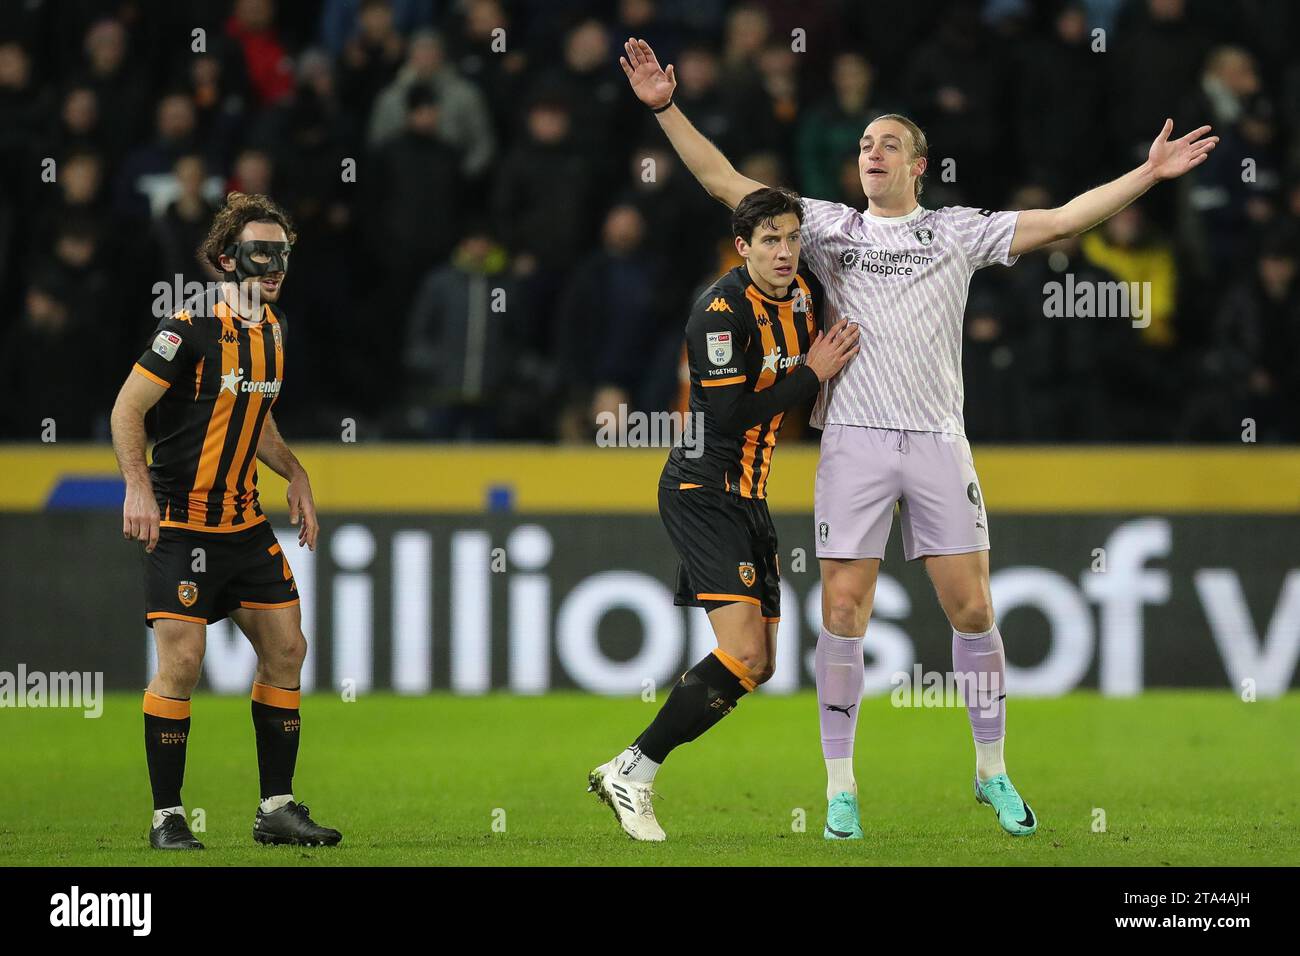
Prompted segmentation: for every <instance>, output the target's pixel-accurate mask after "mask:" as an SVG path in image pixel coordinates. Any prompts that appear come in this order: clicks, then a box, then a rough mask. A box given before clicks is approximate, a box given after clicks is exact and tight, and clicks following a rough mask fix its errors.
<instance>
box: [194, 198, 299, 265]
mask: <svg viewBox="0 0 1300 956" xmlns="http://www.w3.org/2000/svg"><path fill="white" fill-rule="evenodd" d="M250 222H273V223H275V224H276V225H278V226H279V227H280V228H281V229H283V230H284V235H285V238H287V239H288V240H289V245H293V244H294V243H295V242H297V241H298V233H297V232H295V231H294V228H293V220H291V219H290V218H289V214H288V213H287V212H285V211H284V210H283V209H281V208H280V207H279V206H278V205H277V204H276V202H275V200H273V199H272V198H271V197H270V196H262V195H257V194H254V195H249V194H248V193H238V192H233V193H231V194H230V195H228V196H227V197H226V204H225V205H224V206H222V207H221V209H220V210H219V211H218V212H217V214H216V215H215V216H213V217H212V225H211V226H210V227H209V229H208V235H207V237H206V238H205V239H204V240H203V244H202V245H201V246H199V261H201V262H203V263H204V264H206V265H209V266H211V267H212V268H213V269H216V270H217V272H221V264H220V262H219V261H218V259H219V257H220V256H221V255H223V254H224V253H225V251H226V247H227V246H229V245H230V244H231V243H232V242H235V241H236V240H238V239H239V234H240V233H241V232H243V231H244V227H245V226H247V225H248V224H249V223H250Z"/></svg>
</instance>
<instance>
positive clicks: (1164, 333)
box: [1082, 203, 1178, 348]
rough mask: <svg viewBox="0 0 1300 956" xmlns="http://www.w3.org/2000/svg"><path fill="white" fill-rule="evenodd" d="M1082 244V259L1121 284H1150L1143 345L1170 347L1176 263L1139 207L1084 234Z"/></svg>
mask: <svg viewBox="0 0 1300 956" xmlns="http://www.w3.org/2000/svg"><path fill="white" fill-rule="evenodd" d="M1082 243H1083V244H1082V248H1083V254H1084V257H1085V258H1086V259H1087V260H1088V261H1089V262H1090V263H1091V264H1092V265H1094V266H1097V267H1098V268H1100V269H1104V270H1106V271H1107V272H1110V273H1112V274H1113V275H1114V276H1115V277H1116V278H1117V279H1119V280H1120V281H1121V282H1141V283H1150V289H1151V298H1150V301H1149V302H1148V303H1147V304H1148V307H1149V308H1150V310H1151V313H1150V316H1149V318H1150V325H1148V326H1147V327H1146V328H1144V329H1142V341H1143V342H1145V343H1146V344H1147V345H1149V346H1153V347H1156V348H1166V347H1168V346H1170V345H1173V343H1174V340H1175V338H1176V337H1177V330H1176V329H1175V328H1174V322H1173V319H1174V306H1175V304H1176V299H1177V289H1178V265H1177V260H1176V259H1175V258H1174V250H1173V247H1172V245H1171V244H1170V243H1169V241H1168V240H1167V239H1166V238H1164V236H1162V235H1161V234H1160V233H1159V232H1158V231H1157V230H1156V229H1155V228H1154V227H1153V226H1151V225H1150V224H1149V223H1148V222H1147V221H1146V218H1145V217H1144V216H1143V211H1142V207H1141V206H1139V205H1138V204H1137V203H1134V204H1133V205H1131V206H1129V207H1128V208H1126V209H1122V210H1120V211H1119V212H1118V213H1116V214H1115V215H1114V216H1112V217H1111V218H1110V219H1108V220H1106V222H1104V223H1103V224H1102V225H1101V226H1100V227H1099V228H1096V229H1093V230H1091V231H1089V232H1087V233H1084V235H1083V237H1082Z"/></svg>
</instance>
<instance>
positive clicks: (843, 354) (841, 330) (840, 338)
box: [808, 319, 859, 382]
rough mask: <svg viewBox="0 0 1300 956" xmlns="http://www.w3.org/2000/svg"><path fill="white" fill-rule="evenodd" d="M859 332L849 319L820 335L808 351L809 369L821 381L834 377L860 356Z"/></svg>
mask: <svg viewBox="0 0 1300 956" xmlns="http://www.w3.org/2000/svg"><path fill="white" fill-rule="evenodd" d="M858 339H859V332H858V327H857V326H856V325H851V324H850V323H849V320H848V319H841V320H840V321H839V322H837V323H836V324H835V326H834V327H833V328H832V329H831V330H830V331H829V332H825V333H823V334H821V335H818V336H817V338H816V339H814V340H813V344H812V346H811V347H810V348H809V349H808V367H809V368H810V369H812V370H813V371H814V372H815V373H817V378H818V379H819V380H820V381H823V382H824V381H826V380H827V379H828V378H832V377H834V376H835V375H836V374H838V373H839V370H840V369H842V368H844V366H845V365H847V364H848V363H849V359H851V358H853V356H855V355H857V354H858Z"/></svg>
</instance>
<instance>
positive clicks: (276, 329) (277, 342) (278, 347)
mask: <svg viewBox="0 0 1300 956" xmlns="http://www.w3.org/2000/svg"><path fill="white" fill-rule="evenodd" d="M271 335H273V336H274V337H275V350H276V351H277V352H278V351H280V350H281V349H282V348H283V347H284V346H283V344H282V343H281V341H280V326H279V325H273V326H271Z"/></svg>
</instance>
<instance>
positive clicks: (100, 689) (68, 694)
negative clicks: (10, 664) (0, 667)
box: [0, 664, 104, 719]
mask: <svg viewBox="0 0 1300 956" xmlns="http://www.w3.org/2000/svg"><path fill="white" fill-rule="evenodd" d="M0 707H70V708H81V709H82V710H83V711H85V713H84V715H83V716H85V717H86V718H87V719H93V718H97V717H100V716H102V715H103V713H104V672H103V671H95V672H94V673H92V672H90V671H86V672H85V673H80V672H78V671H71V672H68V671H53V672H51V673H48V674H47V673H46V672H44V671H28V670H27V665H26V664H19V665H18V672H17V673H13V672H11V671H0Z"/></svg>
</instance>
